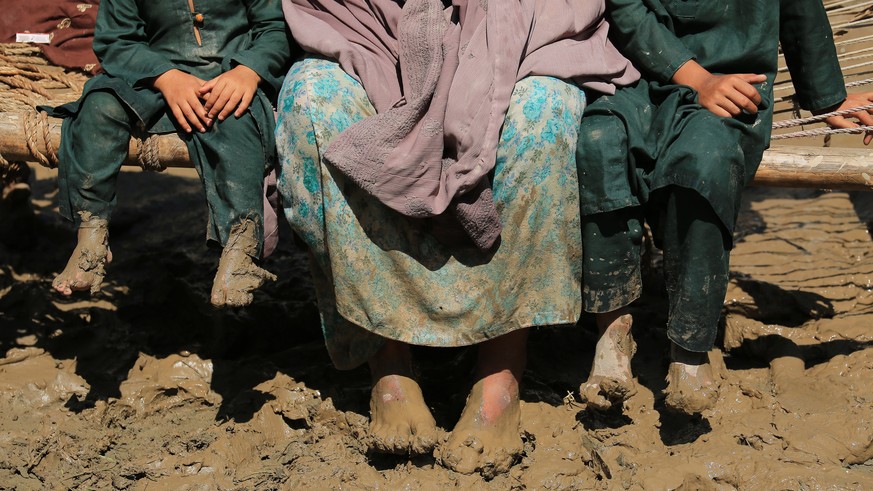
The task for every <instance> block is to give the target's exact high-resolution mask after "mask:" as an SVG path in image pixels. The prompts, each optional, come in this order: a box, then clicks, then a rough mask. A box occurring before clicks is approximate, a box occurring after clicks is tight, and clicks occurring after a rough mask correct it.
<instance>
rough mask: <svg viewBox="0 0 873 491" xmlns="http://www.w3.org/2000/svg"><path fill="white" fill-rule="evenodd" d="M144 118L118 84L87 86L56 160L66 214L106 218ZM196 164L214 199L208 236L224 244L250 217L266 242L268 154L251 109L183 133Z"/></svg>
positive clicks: (61, 203) (67, 122) (73, 217)
mask: <svg viewBox="0 0 873 491" xmlns="http://www.w3.org/2000/svg"><path fill="white" fill-rule="evenodd" d="M138 123H139V118H138V117H137V116H136V114H135V113H134V112H133V111H131V110H130V109H129V108H128V106H127V105H126V104H124V103H123V102H122V101H121V100H120V99H119V98H118V97H117V96H116V95H115V94H114V93H113V92H111V91H107V90H98V91H93V92H91V93H89V94H87V95H86V96H85V98H84V100H83V101H82V103H81V105H80V106H79V110H78V112H77V113H76V114H75V115H72V116H70V117H67V118H66V119H64V124H63V127H62V138H61V147H60V151H59V156H60V161H61V163H60V166H59V168H58V187H59V198H58V205H59V209H60V213H61V215H63V216H64V217H65V218H67V219H69V220H73V221H74V222H75V223H76V224H77V225H78V224H79V222H80V220H81V218H80V216H79V212H81V211H86V212H90V213H91V214H92V215H93V216H96V217H99V218H104V219H106V220H109V219H110V218H111V215H112V211H113V209H114V208H115V203H116V196H115V189H116V180H117V178H118V173H119V171H120V170H121V165H122V163H123V162H124V159H125V157H126V156H127V150H128V142H129V141H130V135H131V133H132V132H133V131H134V129H135V128H136V125H137V124H138ZM180 135H181V137H182V139H183V140H184V141H185V143H186V145H187V146H188V154H189V155H190V156H191V160H192V161H193V163H194V167H195V168H196V169H197V172H198V174H199V175H200V179H201V181H202V182H203V188H204V190H205V191H206V202H207V204H208V207H209V225H208V227H207V232H206V236H207V239H208V240H209V241H214V242H218V243H220V244H221V245H222V246H224V245H225V244H226V243H227V239H228V236H229V235H230V229H231V227H232V226H233V225H234V224H236V223H239V222H241V221H243V220H246V219H250V220H252V221H253V222H255V224H256V227H257V234H256V237H258V239H259V245H258V256H259V257H260V254H261V249H262V247H263V224H264V202H263V182H264V162H265V160H266V157H265V155H264V149H263V145H262V143H261V139H260V136H259V133H258V129H257V125H256V123H255V120H254V118H253V117H252V116H251V114H250V113H249V112H246V114H245V115H243V116H242V117H240V118H236V117H234V116H230V117H228V118H227V119H225V120H224V121H221V122H218V121H217V122H216V123H215V124H214V125H213V127H212V128H210V129H209V130H207V131H206V132H205V133H198V132H196V131H195V132H193V133H191V134H182V133H180Z"/></svg>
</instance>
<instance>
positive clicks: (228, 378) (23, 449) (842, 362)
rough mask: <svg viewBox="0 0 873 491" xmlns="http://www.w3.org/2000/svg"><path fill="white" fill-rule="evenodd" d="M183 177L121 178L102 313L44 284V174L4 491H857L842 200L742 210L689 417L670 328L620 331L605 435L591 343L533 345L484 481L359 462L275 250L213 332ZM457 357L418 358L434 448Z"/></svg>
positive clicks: (455, 378)
mask: <svg viewBox="0 0 873 491" xmlns="http://www.w3.org/2000/svg"><path fill="white" fill-rule="evenodd" d="M177 172H178V171H175V170H170V171H168V172H167V173H165V174H162V175H153V174H139V173H138V174H134V175H129V176H125V175H122V178H121V179H120V181H119V194H123V195H124V196H126V197H128V199H126V200H125V202H126V203H128V205H127V207H126V206H125V205H124V204H122V205H121V206H119V208H118V209H117V210H116V213H115V215H114V216H113V224H114V226H116V228H113V244H112V247H113V250H114V251H116V252H118V254H117V257H116V259H115V261H114V262H113V266H112V276H111V279H112V281H110V282H107V283H106V285H105V286H104V290H105V292H106V295H103V296H101V297H100V298H99V299H98V298H92V299H85V300H79V299H75V300H70V299H65V298H62V297H60V296H58V295H56V294H54V293H53V292H52V291H51V289H50V287H49V282H50V281H51V279H52V274H53V273H52V272H53V271H54V270H55V269H56V268H57V266H58V265H59V264H63V261H64V260H66V259H67V256H66V254H68V253H69V250H68V249H64V248H63V246H62V245H63V244H69V243H71V242H72V241H73V240H74V237H73V235H72V233H71V232H70V231H68V229H67V228H65V227H64V226H63V224H62V222H61V219H60V218H58V217H57V215H56V211H55V210H54V206H55V204H54V203H53V201H52V199H53V196H54V195H53V192H54V189H55V188H54V186H55V185H54V181H53V179H54V176H53V175H51V174H48V173H47V172H46V171H42V170H39V169H38V170H37V179H36V180H35V181H34V182H33V183H32V189H33V194H34V202H33V203H34V208H35V213H36V219H37V227H38V228H37V230H38V232H39V233H38V234H37V237H38V240H37V242H36V243H35V244H34V245H33V247H32V248H30V249H28V250H24V251H13V250H8V249H2V247H3V246H2V245H0V257H2V258H4V259H3V260H2V261H0V408H3V410H2V411H0V486H5V487H6V488H9V489H16V490H41V489H53V488H58V487H59V488H63V489H74V490H85V489H124V490H131V491H133V490H142V489H190V490H195V489H255V490H257V489H282V490H284V489H324V488H328V489H339V488H343V489H353V490H357V489H372V490H376V489H484V490H505V489H524V488H527V489H553V490H575V489H707V488H714V489H873V473H871V472H870V468H871V464H873V462H871V459H873V455H871V449H873V425H871V424H870V421H871V420H873V405H871V403H870V401H873V383H871V381H873V333H871V331H870V325H873V290H871V285H873V263H871V261H869V260H868V259H869V257H870V256H871V255H873V251H871V243H873V241H871V238H870V235H869V233H868V231H867V229H866V226H865V224H864V223H863V222H861V221H859V220H858V216H857V214H856V211H855V207H854V206H853V201H852V200H851V199H850V196H849V195H846V194H844V193H829V194H823V195H814V194H810V195H800V196H796V195H795V196H790V195H778V196H775V195H772V194H762V193H760V192H756V191H753V192H751V193H750V200H749V201H748V202H747V205H746V208H745V209H744V211H743V217H744V218H743V220H746V221H748V220H749V219H750V218H754V219H755V223H758V224H760V226H757V227H755V228H753V229H752V228H750V229H748V230H749V233H746V234H745V236H744V238H743V240H742V241H740V242H738V244H737V247H736V249H735V250H734V254H733V258H732V268H733V271H734V275H733V276H734V279H733V283H732V285H731V290H730V292H729V295H728V298H727V321H726V324H727V328H726V330H727V331H728V332H727V333H726V341H725V343H726V345H727V346H728V347H729V350H730V351H728V352H727V353H725V355H724V359H725V361H724V364H725V365H726V369H725V368H724V367H720V366H716V365H714V368H716V369H717V372H718V374H719V376H720V377H722V382H721V397H720V398H719V400H718V401H717V402H716V404H715V406H714V407H713V409H711V410H710V411H708V412H706V413H705V415H704V416H697V417H693V418H687V417H683V416H681V415H675V414H673V413H670V412H668V411H665V410H664V408H663V400H662V396H661V395H660V391H661V389H663V387H664V376H665V371H666V370H665V366H664V362H665V356H664V355H665V353H666V352H667V344H666V335H665V333H664V332H663V330H662V329H658V328H657V326H658V325H663V323H664V320H665V319H663V317H658V315H659V314H658V312H660V309H657V308H651V306H652V305H653V303H654V302H655V300H653V299H651V298H649V299H646V300H647V301H648V302H650V303H648V304H644V305H643V307H644V308H643V310H642V311H640V312H634V314H635V319H636V321H637V323H638V325H643V324H644V325H646V326H653V327H652V328H650V329H645V330H638V331H637V332H636V333H635V340H636V343H637V344H638V349H637V353H636V354H635V355H634V369H635V372H636V373H637V376H638V378H639V383H638V386H637V387H638V388H637V393H636V394H635V395H633V396H632V397H630V398H628V399H627V401H626V402H625V405H626V408H625V409H624V411H623V415H621V416H613V415H609V414H607V415H603V414H600V413H596V412H595V413H590V412H588V411H583V410H582V408H581V406H579V405H578V404H573V403H571V402H567V403H565V402H564V400H565V396H566V395H567V393H568V392H572V391H575V390H576V388H577V387H578V386H579V384H580V383H581V382H582V378H583V376H584V374H585V373H587V372H588V370H589V369H590V367H591V363H592V358H593V352H594V349H593V348H594V346H595V344H596V340H597V337H596V335H595V334H593V333H592V332H591V331H590V330H588V329H572V328H557V329H543V330H539V331H537V332H534V333H532V335H531V339H530V349H529V353H530V360H529V363H528V369H527V370H526V372H525V376H524V379H523V381H522V384H521V394H520V397H521V405H520V418H521V430H522V432H523V434H524V435H525V436H524V440H523V448H524V451H523V453H522V455H521V457H520V459H519V460H518V461H517V462H516V463H515V464H514V465H512V466H511V467H510V469H509V472H507V473H505V474H500V475H496V476H495V477H494V478H493V479H492V480H490V481H486V480H484V479H483V478H482V477H481V476H480V475H478V474H469V475H468V474H460V473H457V472H454V471H451V470H448V469H446V468H444V467H442V466H440V465H437V464H436V461H435V459H434V458H432V457H429V456H427V455H424V456H419V457H413V458H409V457H406V456H382V455H375V456H374V455H372V454H371V453H370V452H369V450H368V448H367V445H366V444H367V440H368V437H367V435H368V418H367V412H368V404H369V398H370V391H369V387H370V379H369V376H368V374H367V373H366V370H357V371H349V372H340V371H336V370H334V369H333V368H332V366H331V363H330V360H329V357H328V355H327V353H326V350H325V348H324V344H323V340H322V339H321V334H320V331H319V329H320V328H319V319H318V311H317V309H316V307H315V296H314V293H313V290H312V285H311V283H310V280H309V272H308V258H307V256H306V254H305V253H304V252H300V251H297V250H295V249H294V248H293V247H292V246H291V245H290V243H291V242H290V241H283V243H280V250H279V252H278V253H276V254H275V255H273V256H271V258H270V259H269V262H268V263H267V267H268V268H269V269H271V270H272V271H275V272H277V273H278V275H279V277H280V279H279V280H278V281H277V282H275V283H270V284H267V285H264V286H263V287H262V289H261V290H260V292H259V294H258V296H257V298H256V299H255V301H254V302H253V304H252V305H251V306H250V307H248V308H246V309H242V310H232V309H231V310H216V309H213V308H211V307H210V306H209V305H208V302H207V300H206V299H207V298H208V296H209V292H210V288H211V282H212V273H213V270H212V267H213V265H214V262H215V257H214V256H213V257H210V256H209V255H208V254H209V251H208V250H207V249H206V248H205V247H204V246H203V237H202V235H203V234H202V224H204V223H206V217H205V216H204V210H203V203H202V190H201V186H200V183H199V181H198V179H197V177H196V176H195V175H194V173H193V172H192V173H190V175H184V176H180V175H179V174H178V173H177ZM122 174H125V173H122ZM126 178H129V179H126ZM168 213H171V214H172V216H173V217H174V220H175V222H176V223H178V224H179V226H178V227H174V230H167V227H166V226H165V225H164V223H163V222H165V217H166V216H167V214H168ZM183 225H184V226H183ZM285 232H287V229H285ZM283 237H289V235H283ZM121 251H123V253H122V252H121ZM5 258H8V259H5ZM637 314H640V315H637ZM659 323H660V324H659ZM776 340H781V341H782V342H784V341H790V343H791V345H790V346H793V349H791V350H786V349H784V346H782V344H784V343H782V342H780V343H777V342H776ZM463 353H467V352H466V351H463V350H458V351H456V350H441V351H438V350H434V351H426V352H425V354H426V355H427V356H421V357H417V359H418V360H419V361H420V363H421V365H422V377H421V380H420V385H421V387H422V390H423V392H424V396H425V399H426V400H427V401H428V402H429V404H430V405H431V406H430V407H431V410H432V414H433V416H434V417H435V419H436V422H437V424H438V425H440V426H445V425H447V424H451V423H453V422H454V421H456V420H457V418H458V415H459V414H460V413H461V410H462V407H463V405H464V400H463V397H464V396H465V395H466V394H465V393H464V387H465V385H464V383H465V382H466V381H467V380H468V379H467V377H468V371H467V370H465V367H464V366H458V365H457V364H456V363H455V360H456V357H460V358H463V356H461V355H462V354H463ZM837 423H838V424H837ZM520 441H522V440H521V439H520ZM683 486H684V487H683Z"/></svg>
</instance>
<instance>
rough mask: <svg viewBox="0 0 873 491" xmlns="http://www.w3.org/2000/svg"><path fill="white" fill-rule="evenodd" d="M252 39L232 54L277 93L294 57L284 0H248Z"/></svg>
mask: <svg viewBox="0 0 873 491" xmlns="http://www.w3.org/2000/svg"><path fill="white" fill-rule="evenodd" d="M246 9H247V14H248V18H249V25H250V26H251V35H252V42H251V44H250V45H249V46H248V48H246V49H245V50H243V51H240V52H239V53H236V54H235V55H233V56H232V57H231V61H232V62H233V63H235V64H240V65H245V66H247V67H249V68H251V69H252V70H254V71H255V72H257V74H258V75H260V77H261V80H263V88H264V89H265V91H266V92H267V94H269V95H271V96H275V95H277V94H278V93H279V89H280V88H281V87H282V78H283V77H284V76H285V72H286V70H287V68H288V62H289V60H290V58H291V47H290V42H289V38H290V36H289V35H288V33H287V30H286V29H285V16H284V14H283V13H282V3H281V1H280V0H246Z"/></svg>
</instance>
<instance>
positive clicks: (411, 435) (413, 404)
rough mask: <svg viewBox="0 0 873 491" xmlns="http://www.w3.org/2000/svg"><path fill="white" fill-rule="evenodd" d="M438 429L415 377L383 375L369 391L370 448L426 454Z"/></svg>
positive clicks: (439, 433) (394, 452)
mask: <svg viewBox="0 0 873 491" xmlns="http://www.w3.org/2000/svg"><path fill="white" fill-rule="evenodd" d="M440 437H441V432H440V430H439V429H438V428H437V426H436V421H434V418H433V415H431V413H430V410H429V409H428V407H427V404H425V402H424V396H423V395H422V393H421V388H420V387H419V386H418V382H416V381H415V380H413V379H411V378H408V377H404V376H401V375H390V376H386V377H382V378H381V379H380V380H379V381H378V382H377V383H376V384H375V385H374V386H373V390H372V392H371V395H370V448H371V449H373V450H375V451H377V452H383V453H390V454H398V455H423V454H429V453H431V452H432V451H433V449H434V447H436V445H437V443H438V442H439V440H440Z"/></svg>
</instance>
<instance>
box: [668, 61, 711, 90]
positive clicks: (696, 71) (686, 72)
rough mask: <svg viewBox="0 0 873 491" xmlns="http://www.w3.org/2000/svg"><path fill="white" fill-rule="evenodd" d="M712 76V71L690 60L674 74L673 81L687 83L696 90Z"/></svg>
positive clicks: (681, 83) (680, 83)
mask: <svg viewBox="0 0 873 491" xmlns="http://www.w3.org/2000/svg"><path fill="white" fill-rule="evenodd" d="M710 77H712V73H710V72H709V70H707V69H706V68H703V67H702V66H701V65H700V64H699V63H697V62H696V61H694V60H688V61H687V62H685V63H683V64H682V66H680V67H679V69H678V70H676V72H675V73H674V74H673V77H672V79H671V81H672V82H673V83H675V84H679V85H687V86H689V87H691V88H692V89H694V90H697V91H700V88H701V87H702V86H703V85H704V84H705V83H706V80H708V79H709V78H710Z"/></svg>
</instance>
